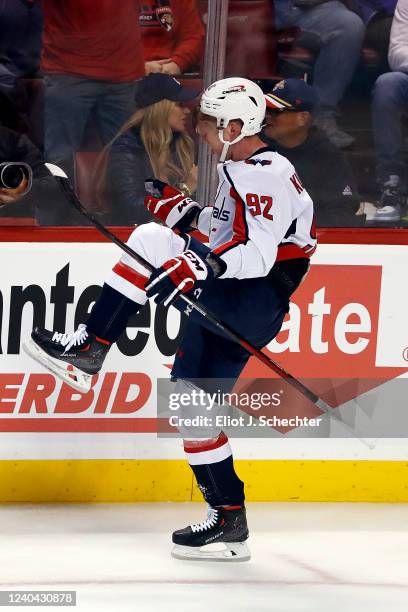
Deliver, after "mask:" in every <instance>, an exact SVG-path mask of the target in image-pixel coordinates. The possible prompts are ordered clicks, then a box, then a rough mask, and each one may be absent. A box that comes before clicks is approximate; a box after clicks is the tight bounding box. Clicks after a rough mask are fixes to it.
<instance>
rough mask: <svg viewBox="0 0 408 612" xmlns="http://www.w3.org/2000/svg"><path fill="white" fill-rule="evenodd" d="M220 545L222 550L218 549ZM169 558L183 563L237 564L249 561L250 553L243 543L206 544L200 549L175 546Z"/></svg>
mask: <svg viewBox="0 0 408 612" xmlns="http://www.w3.org/2000/svg"><path fill="white" fill-rule="evenodd" d="M220 544H223V548H222V549H220V548H219V546H220ZM215 547H217V548H215ZM171 556H172V557H173V558H174V559H181V560H183V561H221V562H222V563H239V562H242V561H249V560H250V558H251V553H250V550H249V548H248V546H247V544H246V543H245V542H220V543H217V544H207V545H206V546H202V547H201V548H199V547H194V546H181V545H180V544H175V545H174V547H173V550H172V551H171Z"/></svg>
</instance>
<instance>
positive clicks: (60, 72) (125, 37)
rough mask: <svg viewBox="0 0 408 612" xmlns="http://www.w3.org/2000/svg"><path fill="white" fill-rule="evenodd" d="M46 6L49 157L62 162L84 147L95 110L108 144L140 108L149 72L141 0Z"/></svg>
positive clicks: (74, 0) (79, 0) (49, 0)
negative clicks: (139, 89)
mask: <svg viewBox="0 0 408 612" xmlns="http://www.w3.org/2000/svg"><path fill="white" fill-rule="evenodd" d="M96 4H97V9H96ZM43 9H44V49H43V59H42V68H43V70H44V72H45V73H46V74H45V157H46V158H47V159H48V161H50V162H56V163H59V162H61V161H63V160H66V159H69V158H70V157H71V155H72V153H74V152H75V151H78V150H79V148H80V146H81V141H82V137H83V133H84V130H85V126H86V123H87V120H88V118H89V116H90V115H91V113H92V112H93V113H94V114H95V115H96V117H97V120H98V127H99V131H100V136H101V138H102V141H103V142H104V143H108V142H109V141H110V140H111V139H112V138H113V136H114V135H115V134H116V133H117V132H118V131H119V129H120V128H121V127H122V125H123V124H124V123H125V121H126V120H127V119H128V117H129V116H130V115H131V114H132V112H133V111H134V83H135V80H136V79H138V78H140V77H141V76H143V75H144V59H143V51H142V44H141V40H140V29H139V2H138V0H121V1H120V2H113V1H112V0H98V2H97V3H95V1H94V0H65V1H64V2H55V1H54V0H43Z"/></svg>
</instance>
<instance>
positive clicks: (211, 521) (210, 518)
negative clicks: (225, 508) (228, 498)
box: [190, 508, 218, 533]
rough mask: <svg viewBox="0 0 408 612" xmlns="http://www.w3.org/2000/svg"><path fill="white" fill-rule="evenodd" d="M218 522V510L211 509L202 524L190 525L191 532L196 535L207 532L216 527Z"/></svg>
mask: <svg viewBox="0 0 408 612" xmlns="http://www.w3.org/2000/svg"><path fill="white" fill-rule="evenodd" d="M217 520H218V510H216V508H209V509H208V514H207V518H206V520H205V521H203V522H202V523H194V525H190V527H191V531H193V532H194V533H195V532H196V531H206V530H207V529H211V528H212V527H215V525H216V524H217Z"/></svg>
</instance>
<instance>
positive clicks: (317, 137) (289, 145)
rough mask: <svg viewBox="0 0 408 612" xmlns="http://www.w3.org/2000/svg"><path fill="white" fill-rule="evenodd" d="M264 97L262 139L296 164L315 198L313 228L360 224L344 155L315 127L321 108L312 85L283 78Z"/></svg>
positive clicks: (355, 197)
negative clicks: (314, 221)
mask: <svg viewBox="0 0 408 612" xmlns="http://www.w3.org/2000/svg"><path fill="white" fill-rule="evenodd" d="M265 97H266V116H265V124H266V126H265V129H264V136H263V138H264V140H266V141H267V142H268V144H271V145H272V146H273V147H274V149H275V150H276V151H277V152H278V153H280V154H281V155H283V156H284V157H286V158H287V159H289V161H290V162H291V163H292V164H293V165H294V166H295V168H296V171H297V173H298V175H299V177H300V179H301V181H302V183H303V184H304V186H305V188H306V189H307V191H308V193H309V194H310V196H311V198H312V199H313V203H314V210H315V217H316V223H317V226H318V227H336V226H337V227H349V226H355V225H360V224H361V221H360V220H361V219H362V217H360V216H357V217H356V211H357V209H358V208H359V197H358V193H357V188H356V185H355V181H354V177H353V174H352V171H351V168H350V167H349V164H348V163H347V160H346V158H345V155H344V153H343V152H342V151H339V149H338V148H337V147H335V146H334V145H333V144H332V143H331V142H330V140H329V139H328V138H327V136H326V135H325V134H324V132H322V131H321V130H320V129H319V128H317V127H315V126H313V117H314V116H315V114H316V113H318V110H319V98H318V93H317V91H316V89H315V88H314V87H311V86H310V85H307V84H306V83H305V82H304V81H301V80H298V79H286V80H284V81H281V82H280V83H278V84H277V85H275V87H274V89H273V91H272V92H271V93H268V94H267V95H266V96H265Z"/></svg>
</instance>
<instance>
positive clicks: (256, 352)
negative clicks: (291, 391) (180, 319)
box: [45, 163, 375, 448]
mask: <svg viewBox="0 0 408 612" xmlns="http://www.w3.org/2000/svg"><path fill="white" fill-rule="evenodd" d="M45 166H46V167H47V168H48V170H49V172H50V173H51V174H52V175H53V176H54V177H55V179H56V180H57V182H58V184H59V186H60V188H61V190H62V192H63V193H64V195H65V196H66V198H67V199H68V200H69V202H71V204H72V205H73V206H74V208H75V209H76V210H77V211H78V212H79V213H80V214H81V215H83V216H84V217H86V218H87V219H88V220H89V221H91V223H92V224H93V225H94V226H95V227H96V229H97V230H99V232H100V233H101V234H103V235H104V236H105V237H106V238H108V239H109V240H110V241H111V242H113V243H114V244H116V245H117V246H118V247H119V248H120V249H122V251H124V252H125V253H127V255H129V257H131V258H132V259H134V260H135V261H137V262H138V263H139V264H141V265H142V266H143V267H144V268H146V270H148V271H149V272H153V270H154V269H155V268H154V266H152V264H151V263H150V262H148V261H146V259H144V258H143V257H142V256H141V255H139V254H138V253H136V251H134V250H133V249H132V248H131V247H129V245H127V244H125V243H124V242H122V240H120V239H119V238H118V237H117V236H115V234H113V233H112V232H110V231H109V230H108V229H107V228H106V227H105V226H104V225H103V224H102V223H101V222H100V221H99V220H98V219H97V218H96V217H95V216H94V215H93V214H92V213H89V212H88V211H87V210H86V209H85V208H84V207H83V205H82V203H81V201H80V200H79V198H78V196H77V194H76V193H75V190H74V188H73V187H72V185H71V183H70V181H69V179H68V176H67V175H66V174H65V172H64V171H63V170H62V169H61V168H59V167H58V166H56V165H54V164H49V163H46V164H45ZM180 298H181V299H182V300H183V301H184V302H186V304H188V305H189V306H190V307H191V308H194V309H195V310H196V311H197V312H199V313H200V314H201V315H202V316H203V317H205V318H206V319H207V321H209V322H210V323H211V324H212V325H214V326H215V327H216V328H217V329H218V330H219V331H221V332H222V333H223V334H225V335H227V336H228V337H229V338H230V339H231V340H233V341H234V342H236V343H238V344H240V345H241V346H242V347H243V348H244V349H246V350H247V351H248V353H250V354H251V355H253V356H254V357H256V358H257V359H259V361H261V362H262V363H263V364H264V365H266V366H267V367H268V368H269V369H271V370H272V371H273V372H275V374H278V376H280V377H281V378H284V379H285V380H287V381H288V383H289V384H290V385H291V386H292V387H294V388H295V389H297V390H298V391H299V392H300V393H301V394H302V395H304V396H305V397H306V398H307V399H308V400H310V401H311V402H312V403H313V404H315V405H316V406H317V407H318V408H319V409H320V410H321V411H322V412H324V413H326V414H328V415H329V416H331V417H332V418H334V419H335V420H336V421H338V422H339V423H341V425H343V427H345V428H346V429H348V430H349V431H350V432H351V433H352V434H353V436H355V437H357V438H358V439H359V440H360V441H361V442H363V444H365V445H366V446H368V447H369V448H374V446H375V444H373V443H372V442H369V441H368V440H366V439H364V438H363V437H362V436H360V434H359V433H358V432H357V431H355V430H353V429H352V428H351V427H350V426H349V425H347V424H346V423H344V422H343V421H342V420H341V419H339V418H338V417H337V416H336V415H335V414H334V413H333V409H332V408H331V407H330V406H329V405H328V404H327V403H326V402H325V401H324V400H323V399H321V398H320V397H319V396H318V395H316V394H315V393H314V392H313V391H311V390H310V389H309V388H308V387H306V386H305V385H304V384H303V383H301V382H300V380H298V379H297V378H295V377H294V376H292V374H290V373H289V372H287V371H286V370H285V369H284V368H282V367H281V366H279V365H278V364H276V363H275V362H274V361H272V359H271V358H270V357H269V356H268V355H266V353H264V352H263V351H261V350H260V349H257V348H256V347H255V346H253V345H252V344H251V343H250V342H248V341H247V340H245V338H243V337H242V336H240V335H239V334H238V333H237V332H236V331H235V330H234V329H232V328H231V327H229V325H227V324H226V323H224V322H223V321H220V320H219V319H217V318H216V317H215V316H214V315H213V314H212V313H211V312H209V311H208V310H207V309H206V308H205V307H203V306H201V305H200V304H199V303H197V302H195V301H194V300H192V299H191V298H190V297H188V296H187V295H185V294H181V295H180Z"/></svg>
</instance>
